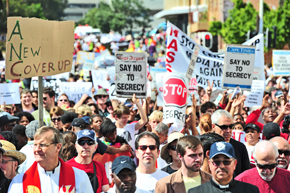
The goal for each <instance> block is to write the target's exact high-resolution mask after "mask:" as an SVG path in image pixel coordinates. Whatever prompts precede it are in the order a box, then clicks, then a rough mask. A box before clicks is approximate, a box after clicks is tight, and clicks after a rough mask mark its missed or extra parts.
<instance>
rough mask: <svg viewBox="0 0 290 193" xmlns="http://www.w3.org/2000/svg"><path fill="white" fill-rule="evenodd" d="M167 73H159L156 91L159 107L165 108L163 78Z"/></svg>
mask: <svg viewBox="0 0 290 193" xmlns="http://www.w3.org/2000/svg"><path fill="white" fill-rule="evenodd" d="M164 74H166V73H159V74H158V76H156V89H157V92H158V95H157V99H156V100H157V106H158V107H163V76H164Z"/></svg>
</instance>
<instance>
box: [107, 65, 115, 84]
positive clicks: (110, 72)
mask: <svg viewBox="0 0 290 193" xmlns="http://www.w3.org/2000/svg"><path fill="white" fill-rule="evenodd" d="M107 72H108V75H109V77H110V81H111V82H115V75H116V71H115V66H110V67H107Z"/></svg>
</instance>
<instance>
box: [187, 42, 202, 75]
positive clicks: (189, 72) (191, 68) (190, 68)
mask: <svg viewBox="0 0 290 193" xmlns="http://www.w3.org/2000/svg"><path fill="white" fill-rule="evenodd" d="M199 50H200V49H199V46H198V45H196V46H195V47H194V51H193V53H192V57H191V60H190V63H189V65H188V69H187V72H186V77H187V78H188V80H191V77H192V74H193V71H194V68H195V62H196V59H197V56H198V52H199Z"/></svg>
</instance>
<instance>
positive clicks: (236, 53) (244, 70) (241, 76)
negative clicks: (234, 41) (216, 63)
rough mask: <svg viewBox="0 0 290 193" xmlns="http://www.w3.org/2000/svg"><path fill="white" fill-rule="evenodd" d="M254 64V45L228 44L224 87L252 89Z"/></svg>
mask: <svg viewBox="0 0 290 193" xmlns="http://www.w3.org/2000/svg"><path fill="white" fill-rule="evenodd" d="M254 64H255V47H254V46H241V45H227V51H226V54H225V62H224V69H223V72H224V73H223V79H222V87H223V88H235V87H237V86H239V87H240V88H242V89H244V90H245V89H246V90H251V87H252V80H253V71H254Z"/></svg>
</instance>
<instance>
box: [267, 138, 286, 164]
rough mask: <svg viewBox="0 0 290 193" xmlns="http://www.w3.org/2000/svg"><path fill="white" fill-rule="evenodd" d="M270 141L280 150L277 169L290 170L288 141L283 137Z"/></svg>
mask: <svg viewBox="0 0 290 193" xmlns="http://www.w3.org/2000/svg"><path fill="white" fill-rule="evenodd" d="M270 141H271V142H272V143H274V145H275V146H276V147H277V148H278V152H279V156H278V159H277V164H278V165H277V167H278V168H282V169H286V170H287V169H288V170H289V168H288V167H289V160H290V146H289V143H288V141H287V140H286V139H284V138H283V137H274V138H272V139H270Z"/></svg>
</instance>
